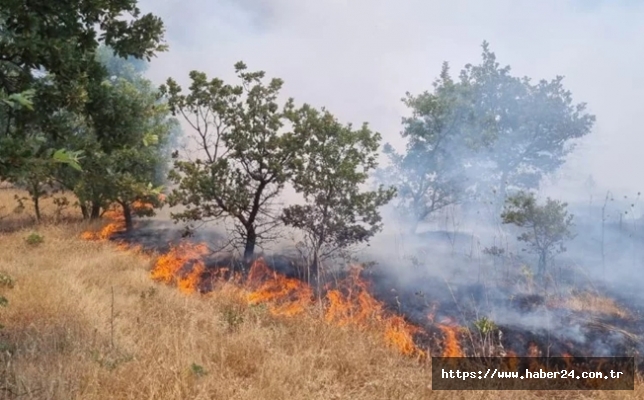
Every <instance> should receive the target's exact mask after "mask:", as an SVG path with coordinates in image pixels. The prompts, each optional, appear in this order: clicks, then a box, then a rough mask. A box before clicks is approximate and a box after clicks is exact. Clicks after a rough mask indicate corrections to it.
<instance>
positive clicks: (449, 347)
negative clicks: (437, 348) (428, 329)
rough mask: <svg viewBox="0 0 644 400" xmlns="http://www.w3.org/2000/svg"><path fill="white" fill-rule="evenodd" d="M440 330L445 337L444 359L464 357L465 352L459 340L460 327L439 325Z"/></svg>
mask: <svg viewBox="0 0 644 400" xmlns="http://www.w3.org/2000/svg"><path fill="white" fill-rule="evenodd" d="M438 328H439V329H440V330H441V331H442V332H443V334H444V335H445V340H444V349H443V357H463V356H464V354H463V350H462V349H461V344H460V342H459V340H458V327H457V326H450V325H445V324H439V325H438Z"/></svg>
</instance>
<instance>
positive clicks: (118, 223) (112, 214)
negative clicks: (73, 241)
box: [80, 206, 125, 241]
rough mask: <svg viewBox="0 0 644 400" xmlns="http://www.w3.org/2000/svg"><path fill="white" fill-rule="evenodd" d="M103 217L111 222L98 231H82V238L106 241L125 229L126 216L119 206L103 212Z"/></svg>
mask: <svg viewBox="0 0 644 400" xmlns="http://www.w3.org/2000/svg"><path fill="white" fill-rule="evenodd" d="M103 217H104V218H105V219H106V220H108V221H110V222H109V223H108V224H107V225H105V226H104V227H103V228H102V229H101V230H100V231H98V232H92V231H85V232H83V233H81V235H80V237H81V239H83V240H89V241H105V240H108V239H109V238H110V237H112V235H114V234H115V233H116V232H118V231H121V230H123V229H125V217H124V216H123V212H122V210H121V209H119V208H118V207H117V206H112V207H110V208H108V209H107V211H105V213H104V214H103Z"/></svg>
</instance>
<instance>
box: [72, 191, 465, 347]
mask: <svg viewBox="0 0 644 400" xmlns="http://www.w3.org/2000/svg"><path fill="white" fill-rule="evenodd" d="M151 206H152V205H151V204H147V203H143V202H135V203H134V204H133V205H132V207H133V208H135V209H147V208H149V207H151ZM104 217H105V218H106V219H108V220H109V221H110V223H108V224H107V225H105V226H104V227H103V228H102V229H101V230H100V231H99V232H90V231H88V232H83V233H82V234H81V238H83V239H85V240H107V239H109V238H110V237H111V236H112V235H113V234H114V233H116V232H118V231H120V230H123V229H124V228H125V221H124V217H123V214H122V212H121V211H120V209H118V208H110V209H109V210H108V211H107V212H106V213H105V214H104ZM117 248H118V249H119V250H123V251H135V252H142V249H141V247H140V246H138V247H132V246H130V245H128V244H127V243H125V242H123V243H119V244H117ZM207 254H208V248H207V246H206V245H205V244H203V243H201V244H191V243H188V242H182V243H180V244H179V245H176V246H172V247H171V248H170V251H168V252H167V253H166V254H162V255H160V256H158V257H157V258H156V260H155V262H154V266H153V268H152V270H151V272H150V277H151V278H152V279H153V280H155V281H158V282H163V283H166V284H174V285H176V286H177V287H178V289H179V290H180V291H181V292H183V293H188V294H189V293H194V292H195V291H197V289H198V288H199V286H200V285H201V284H202V283H204V281H205V279H206V277H209V278H210V279H213V280H218V281H222V280H224V278H225V277H227V276H230V279H232V280H233V281H234V283H236V284H237V286H238V287H239V288H240V289H241V288H244V289H245V290H246V301H247V302H248V304H250V305H256V304H261V303H265V304H268V305H269V310H270V312H271V313H272V314H273V315H277V316H296V315H299V314H302V313H305V312H306V311H307V309H309V308H310V307H311V306H312V305H313V304H314V298H315V296H314V294H313V289H312V288H311V286H310V285H308V284H306V283H305V282H303V281H301V280H298V279H294V278H288V277H286V276H284V275H282V274H279V273H277V272H275V271H273V270H271V269H270V268H269V267H268V265H267V264H266V262H265V261H264V260H263V259H259V260H257V261H255V262H254V263H253V264H252V265H251V268H250V271H249V275H248V278H247V279H246V280H245V281H242V279H241V276H240V275H238V274H237V275H231V274H229V273H228V272H229V271H230V269H229V268H225V267H222V268H218V269H217V270H215V271H214V272H212V271H209V272H208V273H207V274H206V266H205V263H204V257H205V256H206V255H207ZM361 271H362V268H361V267H355V268H352V269H351V270H350V273H349V275H348V277H347V278H346V279H345V280H344V281H342V282H341V283H340V284H339V285H338V287H337V288H335V289H330V290H328V291H327V293H326V296H325V298H326V307H325V310H324V319H325V320H326V321H327V322H328V323H332V324H334V325H338V326H345V325H352V326H354V327H358V328H360V329H362V328H367V327H374V326H378V327H380V329H382V332H383V338H384V340H385V342H386V343H387V344H388V345H390V346H392V347H394V348H396V349H397V350H398V351H400V352H401V353H402V354H405V355H418V356H420V357H423V356H426V354H425V352H423V351H421V350H420V349H418V348H417V346H416V345H415V343H414V338H413V337H414V334H416V333H417V332H419V331H420V330H421V329H420V328H419V327H417V326H414V325H412V324H410V323H409V322H407V321H406V320H405V319H404V318H403V317H401V316H398V315H392V314H389V313H387V312H386V311H385V307H384V304H383V303H382V302H380V301H378V300H376V299H375V298H374V297H373V296H372V295H371V294H370V292H369V289H368V287H367V283H366V282H365V281H364V280H362V279H361V277H360V273H361ZM452 340H454V341H456V337H455V336H454V337H453V339H452ZM456 348H457V349H459V348H460V347H456ZM459 351H460V350H459Z"/></svg>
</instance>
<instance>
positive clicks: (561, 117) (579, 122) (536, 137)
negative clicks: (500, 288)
mask: <svg viewBox="0 0 644 400" xmlns="http://www.w3.org/2000/svg"><path fill="white" fill-rule="evenodd" d="M482 48H483V52H482V61H481V63H480V64H479V65H471V64H468V65H466V66H465V68H464V70H463V71H462V72H461V75H460V82H459V83H458V85H460V86H462V87H466V88H468V91H469V93H470V100H469V104H470V105H471V107H472V112H473V115H475V118H476V123H477V124H478V126H479V129H478V130H479V132H481V133H482V134H481V135H480V137H479V138H478V140H475V141H474V142H473V143H474V144H476V147H475V148H473V150H474V151H472V152H470V154H469V155H468V157H467V161H468V162H469V164H470V165H471V168H470V171H472V175H473V176H474V177H475V178H476V181H477V184H478V185H479V188H478V193H479V194H481V192H482V191H487V192H488V193H490V192H494V193H496V195H495V196H494V197H495V200H493V201H494V202H495V204H497V206H498V207H501V206H502V204H503V201H504V199H505V197H506V192H507V189H508V188H510V187H511V188H514V189H515V190H529V189H534V188H537V187H538V185H539V183H540V181H541V178H542V177H543V176H544V175H546V174H549V173H552V172H554V171H556V170H557V169H558V168H559V167H560V166H561V165H562V164H563V163H564V162H565V160H566V157H567V156H568V154H570V152H571V151H573V150H574V148H575V140H576V139H580V138H582V137H584V136H585V135H587V134H588V133H590V131H591V129H592V127H593V125H594V122H595V117H594V116H593V115H590V114H588V113H587V112H586V104H585V103H579V104H575V103H574V102H573V99H572V94H571V92H570V91H568V90H566V89H565V88H564V86H563V77H562V76H557V77H556V78H554V79H552V80H550V81H547V80H541V81H539V82H537V83H532V81H531V79H530V78H528V77H523V78H519V77H514V76H512V75H511V74H510V67H509V66H505V67H503V68H501V67H500V65H499V63H498V62H497V61H496V56H495V54H494V53H493V52H492V51H490V49H489V45H488V43H487V42H484V43H483V46H482ZM474 139H476V138H474ZM497 215H498V214H497Z"/></svg>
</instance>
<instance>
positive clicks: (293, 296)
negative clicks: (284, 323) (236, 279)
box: [247, 259, 313, 316]
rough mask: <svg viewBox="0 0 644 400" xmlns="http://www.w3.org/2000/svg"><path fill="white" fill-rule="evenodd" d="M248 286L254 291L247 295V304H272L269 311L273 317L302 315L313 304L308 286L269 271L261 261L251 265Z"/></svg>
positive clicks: (311, 292) (311, 291)
mask: <svg viewBox="0 0 644 400" xmlns="http://www.w3.org/2000/svg"><path fill="white" fill-rule="evenodd" d="M248 284H249V286H251V287H254V289H255V290H253V291H252V292H251V293H249V294H248V297H247V300H248V303H249V304H251V305H257V304H260V303H272V304H271V307H270V311H271V313H273V314H274V315H284V316H294V315H298V314H302V313H304V312H305V311H306V309H307V307H308V306H310V305H311V304H313V290H312V289H311V287H310V286H308V285H307V284H306V283H304V282H302V281H300V280H298V279H293V278H287V277H285V276H284V275H281V274H278V273H277V272H274V271H271V270H270V268H269V267H268V266H267V265H266V263H265V262H264V260H263V259H259V260H256V261H255V262H254V263H253V264H252V266H251V268H250V272H249V276H248Z"/></svg>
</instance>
